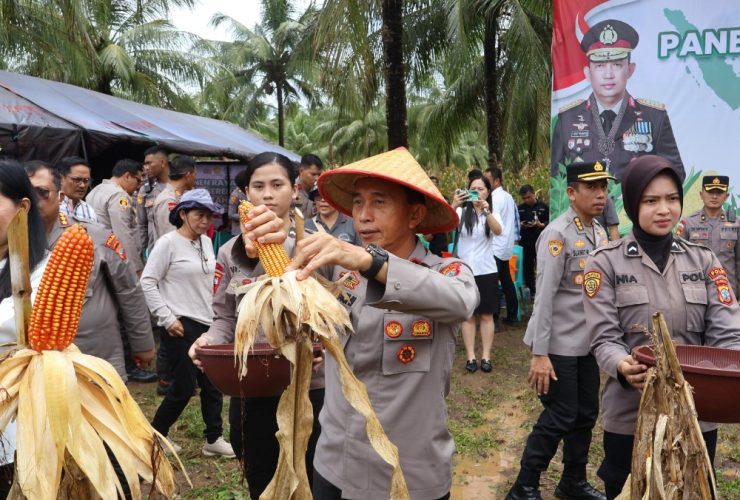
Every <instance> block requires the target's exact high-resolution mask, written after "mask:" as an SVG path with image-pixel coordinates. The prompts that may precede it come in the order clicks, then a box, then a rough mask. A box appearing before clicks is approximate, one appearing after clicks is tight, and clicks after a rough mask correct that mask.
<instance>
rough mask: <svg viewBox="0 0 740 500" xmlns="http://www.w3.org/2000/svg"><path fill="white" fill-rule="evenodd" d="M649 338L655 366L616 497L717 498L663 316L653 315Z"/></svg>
mask: <svg viewBox="0 0 740 500" xmlns="http://www.w3.org/2000/svg"><path fill="white" fill-rule="evenodd" d="M650 336H651V337H652V340H653V350H654V352H655V357H656V366H655V367H653V368H650V370H649V371H648V377H647V380H646V383H645V387H644V389H643V393H642V397H641V399H640V410H639V414H638V418H637V427H636V432H635V443H634V447H633V450H632V474H631V475H630V477H629V478H628V479H627V483H626V485H625V488H624V490H623V491H622V493H621V494H620V495H619V497H617V498H618V500H627V499H631V500H638V499H645V500H648V499H650V500H652V499H660V500H663V499H677V500H678V499H702V500H711V499H712V498H716V495H717V489H716V485H715V482H714V474H713V471H712V464H711V461H710V460H709V454H708V453H707V448H706V445H705V443H704V438H703V437H702V434H701V428H700V427H699V421H698V419H697V413H696V407H695V406H694V397H693V395H692V389H691V386H690V385H689V384H688V382H686V380H685V379H684V377H683V373H682V371H681V367H680V365H679V363H678V357H677V355H676V349H675V346H674V345H673V341H672V340H671V337H670V333H669V332H668V326H667V325H666V322H665V318H664V317H663V314H662V313H656V314H655V315H653V330H652V331H651V332H650Z"/></svg>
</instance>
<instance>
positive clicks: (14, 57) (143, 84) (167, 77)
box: [0, 0, 207, 110]
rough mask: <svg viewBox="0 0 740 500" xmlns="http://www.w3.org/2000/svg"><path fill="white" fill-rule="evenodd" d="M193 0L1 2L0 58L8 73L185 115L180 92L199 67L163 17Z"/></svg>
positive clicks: (196, 79) (187, 41) (194, 80)
mask: <svg viewBox="0 0 740 500" xmlns="http://www.w3.org/2000/svg"><path fill="white" fill-rule="evenodd" d="M193 4H194V0H66V1H62V0H57V1H44V0H28V1H25V2H22V1H19V0H9V1H8V2H3V9H0V11H1V12H2V14H0V15H1V16H2V18H0V23H1V24H0V26H3V27H6V28H7V29H8V30H10V31H6V32H5V34H4V35H3V37H2V38H0V51H2V54H3V55H4V56H5V57H4V59H5V60H6V62H7V63H8V68H9V69H11V70H13V71H17V72H21V73H25V74H29V75H33V76H39V77H43V78H49V79H52V80H57V81H63V82H67V83H72V84H74V85H79V86H82V87H86V88H90V89H93V90H97V91H99V92H103V93H105V94H111V95H112V94H115V95H119V96H122V97H128V98H132V99H135V100H138V101H140V102H145V103H149V104H156V105H160V106H162V105H164V106H165V107H170V108H176V109H181V110H183V108H184V110H189V109H191V108H192V105H191V104H190V101H189V98H188V97H187V95H186V89H187V87H188V86H194V85H198V84H199V83H201V82H202V81H203V80H204V77H205V75H206V73H207V70H206V68H207V61H206V60H203V59H200V60H199V59H197V58H193V57H192V55H191V54H190V53H188V52H187V49H188V48H189V47H190V46H191V45H193V44H194V43H198V41H199V40H198V38H197V37H196V36H194V35H190V34H187V33H183V32H180V31H177V30H176V29H175V28H174V26H172V24H171V23H170V22H169V21H168V20H167V15H168V13H169V9H170V8H171V7H175V6H178V7H179V6H189V7H192V6H193Z"/></svg>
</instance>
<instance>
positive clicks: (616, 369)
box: [583, 155, 740, 498]
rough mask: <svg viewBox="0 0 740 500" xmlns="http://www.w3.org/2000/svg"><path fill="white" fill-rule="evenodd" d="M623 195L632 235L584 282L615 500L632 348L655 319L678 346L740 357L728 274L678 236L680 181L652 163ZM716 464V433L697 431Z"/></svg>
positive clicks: (633, 374)
mask: <svg viewBox="0 0 740 500" xmlns="http://www.w3.org/2000/svg"><path fill="white" fill-rule="evenodd" d="M622 193H623V199H624V206H625V211H626V212H627V215H628V216H629V218H630V219H631V220H632V223H633V229H632V233H631V234H629V235H627V236H626V237H624V238H622V239H621V240H618V241H615V242H612V243H611V244H610V245H609V246H608V247H605V248H601V249H598V250H596V251H595V252H594V253H593V254H592V255H591V257H589V259H588V260H587V262H586V270H585V274H584V279H583V291H584V310H585V313H586V324H587V327H588V331H589V332H590V334H591V339H592V341H591V349H592V352H593V353H594V356H596V360H597V361H598V364H599V367H600V368H601V370H602V371H604V372H605V373H606V375H607V376H608V378H607V381H606V384H605V386H604V390H603V393H602V403H601V405H602V408H603V416H604V461H603V462H602V464H601V467H600V468H599V477H601V478H602V479H603V480H604V484H605V486H606V493H607V497H608V498H615V497H616V496H617V495H618V494H619V493H620V491H621V490H622V487H623V485H624V483H625V480H626V479H627V476H628V474H629V472H630V468H631V457H632V445H633V437H634V436H633V435H634V432H635V422H636V419H637V411H638V407H639V403H640V392H639V390H640V389H641V388H642V386H643V384H644V382H645V377H646V373H647V372H646V371H647V366H645V365H643V364H640V363H639V362H637V361H636V360H635V359H634V358H633V357H632V355H631V352H632V349H634V348H635V347H637V346H640V345H645V344H649V342H650V338H649V337H648V336H647V335H646V334H645V330H646V329H647V328H649V327H650V325H651V316H652V314H654V313H655V312H657V311H661V312H662V313H663V314H664V315H665V319H666V323H667V324H668V330H669V331H670V333H671V336H672V337H673V338H674V339H675V341H676V343H678V344H693V345H699V344H706V345H710V346H715V347H729V348H732V349H740V308H738V305H737V301H736V299H735V297H734V296H733V294H732V291H731V288H730V282H729V279H728V274H727V271H726V270H725V269H724V267H723V266H722V264H721V263H720V262H719V260H718V259H717V257H716V256H715V255H714V254H713V253H712V252H711V251H710V250H709V249H708V248H706V247H704V246H701V245H696V244H694V243H692V242H690V241H686V240H683V239H680V238H675V239H674V237H673V228H674V227H675V226H676V224H677V223H678V220H679V217H680V215H681V209H682V205H683V188H682V186H681V182H680V172H679V171H678V170H677V169H676V167H675V166H674V165H672V164H671V163H670V162H669V161H668V160H667V159H665V158H662V157H659V156H653V155H646V156H643V157H641V158H638V159H637V160H635V161H633V162H632V163H631V164H630V166H629V167H628V168H627V170H626V171H625V174H624V177H623V180H622ZM700 425H701V428H702V431H703V435H704V440H705V442H706V444H707V450H708V451H709V455H710V457H711V458H712V459H713V458H714V452H715V448H716V444H717V425H716V424H711V423H706V422H700Z"/></svg>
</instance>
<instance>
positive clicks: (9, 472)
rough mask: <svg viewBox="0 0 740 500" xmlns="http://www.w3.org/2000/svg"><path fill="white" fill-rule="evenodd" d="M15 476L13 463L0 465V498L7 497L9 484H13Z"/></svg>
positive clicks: (3, 499) (0, 499) (2, 499)
mask: <svg viewBox="0 0 740 500" xmlns="http://www.w3.org/2000/svg"><path fill="white" fill-rule="evenodd" d="M14 476H15V463H13V462H10V463H9V464H5V465H0V500H5V499H6V498H8V494H9V493H10V486H11V485H12V484H13V477H14Z"/></svg>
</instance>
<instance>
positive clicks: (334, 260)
mask: <svg viewBox="0 0 740 500" xmlns="http://www.w3.org/2000/svg"><path fill="white" fill-rule="evenodd" d="M318 185H319V190H320V192H321V194H322V196H323V197H324V199H325V200H326V201H328V202H329V203H330V204H331V205H333V206H334V207H335V208H336V209H337V210H339V211H340V212H342V213H344V214H346V215H351V216H352V218H353V220H354V223H355V229H356V230H357V233H358V234H359V235H360V238H361V239H362V242H363V244H365V245H366V247H365V248H363V247H361V246H355V245H352V244H350V243H347V242H344V241H340V240H339V239H337V238H334V237H332V236H331V235H328V234H324V233H316V234H313V235H310V236H307V237H306V238H305V239H303V240H302V241H300V242H299V243H298V251H297V252H296V255H295V257H294V259H293V263H292V264H291V267H295V268H303V269H302V270H301V271H299V273H298V278H299V279H302V278H303V277H306V276H308V274H309V273H310V272H312V271H315V270H318V269H319V268H320V267H322V266H324V265H329V266H332V265H333V266H334V277H335V278H339V276H340V275H341V276H343V277H344V281H343V284H344V291H345V292H347V298H346V299H345V300H344V303H345V305H346V307H347V309H348V311H349V313H350V317H351V320H352V325H353V327H354V330H355V333H354V334H352V335H346V336H343V337H342V339H341V342H342V344H343V346H344V352H345V356H346V358H347V361H348V363H349V365H350V366H351V368H352V370H353V371H354V373H355V375H356V376H357V378H358V379H360V380H361V381H362V382H363V383H364V384H365V385H366V387H367V389H368V393H369V396H370V400H371V402H372V404H373V407H374V409H375V411H376V413H377V415H378V418H379V419H380V422H381V424H382V425H383V428H384V429H385V432H386V434H387V435H388V437H389V438H390V440H391V441H392V442H393V443H394V444H395V445H396V446H397V447H398V451H399V454H400V460H401V468H402V470H403V473H404V476H405V478H406V483H407V485H408V488H409V493H410V494H411V498H412V499H425V500H429V499H438V498H449V492H450V488H451V485H452V456H453V454H454V451H455V444H454V441H453V439H452V435H451V434H450V432H449V430H448V427H447V412H446V410H445V408H446V403H445V396H446V395H447V393H448V391H449V384H450V373H451V369H452V361H453V358H454V350H455V349H454V346H455V333H456V332H457V330H458V329H459V327H460V322H461V321H462V320H464V319H466V318H469V317H470V316H471V315H472V314H473V311H474V310H475V308H476V306H477V304H478V290H477V287H476V284H475V280H474V277H473V273H472V271H471V270H470V268H469V267H468V266H467V265H466V264H464V263H463V262H461V261H460V260H458V259H443V258H440V257H437V256H436V255H434V254H432V253H431V252H429V251H428V250H426V249H425V248H424V246H423V245H422V244H421V242H420V241H418V239H417V238H416V233H417V232H418V233H435V232H444V231H448V230H451V229H453V228H454V227H456V225H457V222H458V219H457V215H456V214H455V212H454V210H453V209H452V207H450V206H449V205H448V204H447V202H446V201H445V199H444V198H443V196H442V195H441V193H440V192H439V191H438V190H437V188H436V186H435V185H434V184H433V183H432V181H431V180H430V179H429V177H428V176H427V174H426V173H425V172H424V171H423V169H422V168H421V166H420V165H419V164H418V163H417V162H416V160H415V159H414V158H413V156H411V154H410V153H409V152H408V151H407V150H405V149H403V148H399V149H396V150H393V151H390V152H388V153H383V154H381V155H377V156H375V157H372V158H368V159H365V160H362V161H359V162H356V163H353V164H351V165H347V166H346V167H342V168H338V169H335V170H331V171H329V172H326V173H324V174H323V175H322V176H321V177H320V178H319V181H318ZM347 273H349V276H348V275H347ZM320 421H321V429H322V430H321V436H320V437H319V442H318V445H317V447H316V457H315V459H314V484H313V494H314V498H316V499H322V500H327V499H337V500H338V499H340V498H347V499H369V500H374V499H384V500H385V499H387V498H388V495H389V486H390V478H391V470H390V468H389V467H388V466H387V464H386V463H385V462H384V461H383V460H382V459H381V458H380V457H379V456H378V455H377V454H376V453H375V452H374V451H373V449H372V447H371V445H370V443H369V441H368V438H367V435H366V432H365V423H364V418H363V417H362V416H361V415H360V414H359V413H357V412H356V411H354V410H353V409H352V408H351V407H350V405H349V404H348V403H347V401H346V400H345V398H344V396H343V395H342V390H341V387H340V383H339V375H338V371H337V366H336V362H335V361H334V359H333V358H331V357H329V358H327V360H326V397H325V401H324V409H323V410H322V412H321V416H320Z"/></svg>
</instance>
